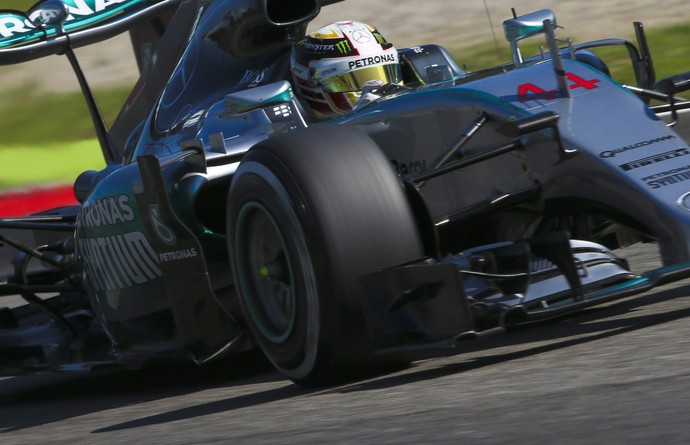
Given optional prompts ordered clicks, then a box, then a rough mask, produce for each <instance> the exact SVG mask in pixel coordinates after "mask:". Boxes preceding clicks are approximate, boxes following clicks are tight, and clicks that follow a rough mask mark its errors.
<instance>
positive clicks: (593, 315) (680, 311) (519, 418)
mask: <svg viewBox="0 0 690 445" xmlns="http://www.w3.org/2000/svg"><path fill="white" fill-rule="evenodd" d="M631 255H632V259H634V260H635V263H636V267H643V268H644V267H648V266H649V261H648V259H647V251H645V250H642V251H633V252H632V253H631ZM688 348H690V281H684V282H679V283H675V284H673V285H668V286H665V287H663V288H659V289H657V290H655V291H653V292H649V293H647V294H643V295H640V296H637V297H633V298H628V299H625V300H620V301H618V302H615V303H610V304H607V305H603V306H599V307H596V308H592V309H589V310H586V311H584V312H581V313H579V314H577V315H574V316H568V317H564V318H560V319H557V320H552V321H550V322H544V323H540V324H536V325H532V326H528V327H522V328H519V329H515V330H513V331H511V332H508V333H506V334H502V335H499V336H495V337H491V338H485V339H480V340H474V341H469V342H466V343H462V344H461V345H460V346H459V347H458V348H457V349H455V350H448V351H433V352H427V353H423V354H420V356H419V357H418V360H417V361H415V362H414V363H413V364H412V365H411V366H410V367H408V368H406V369H403V370H401V371H398V372H394V373H390V374H385V375H380V376H375V377H372V378H369V379H367V380H362V381H358V382H354V383H350V384H345V385H340V386H335V387H330V388H325V389H320V390H305V389H303V388H300V387H298V386H296V385H294V384H292V383H291V382H289V381H287V380H285V379H284V378H283V377H281V376H280V375H279V374H278V373H276V372H275V371H273V370H272V368H271V366H270V365H269V364H268V363H267V362H266V361H265V360H264V359H263V358H262V356H261V355H260V354H258V353H251V354H245V355H242V356H238V357H234V358H233V359H232V360H226V361H223V362H218V363H214V364H212V365H209V366H205V367H195V366H191V365H186V364H180V363H172V364H168V365H167V366H156V367H152V368H149V369H145V370H140V371H130V372H125V371H101V372H97V373H91V374H58V375H48V374H45V375H35V376H19V377H9V378H4V379H0V443H2V444H3V445H10V444H12V445H14V444H39V443H40V444H70V445H71V444H93V443H98V444H131V443H137V444H139V443H145V444H166V445H173V444H225V443H233V444H245V443H247V444H249V443H251V444H259V443H260V444H295V443H300V444H304V443H308V444H322V443H326V442H328V443H337V444H349V443H357V444H379V443H409V444H419V443H472V444H520V443H530V444H554V443H559V444H590V443H606V444H618V443H625V444H628V445H629V444H650V443H658V444H685V443H687V437H688V433H689V432H690V426H689V425H688V419H690V393H689V392H688V389H690V353H688Z"/></svg>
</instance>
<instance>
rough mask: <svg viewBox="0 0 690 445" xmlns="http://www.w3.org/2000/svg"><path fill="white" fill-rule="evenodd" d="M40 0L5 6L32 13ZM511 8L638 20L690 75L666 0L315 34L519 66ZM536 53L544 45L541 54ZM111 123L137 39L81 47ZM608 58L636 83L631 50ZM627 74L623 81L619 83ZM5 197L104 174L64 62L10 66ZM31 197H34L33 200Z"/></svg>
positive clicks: (595, 24) (606, 28) (413, 19)
mask: <svg viewBox="0 0 690 445" xmlns="http://www.w3.org/2000/svg"><path fill="white" fill-rule="evenodd" d="M34 3H35V1H33V0H2V8H6V9H18V10H27V9H28V8H29V7H30V6H31V5H32V4H34ZM511 8H515V9H516V12H517V13H518V14H524V13H528V12H531V11H535V10H538V9H542V8H550V9H552V10H553V11H554V12H555V13H556V17H557V21H558V25H559V26H561V27H563V29H559V30H558V33H557V34H558V36H559V38H561V39H565V38H568V37H570V38H572V39H573V40H574V42H576V43H577V42H582V41H585V40H595V39H601V38H608V37H621V38H627V39H630V40H634V33H633V27H632V22H633V21H641V22H643V23H644V25H645V29H646V30H647V35H648V38H649V42H650V47H651V51H652V55H653V58H654V62H655V66H656V69H657V78H661V77H664V76H668V75H672V74H677V73H679V72H684V71H690V39H689V38H688V36H689V35H690V3H688V2H687V0H666V1H664V2H660V3H658V4H654V3H651V2H649V1H648V0H632V1H630V0H578V1H563V0H561V1H555V0H519V1H518V0H485V1H484V0H465V1H460V0H424V1H419V0H379V1H376V2H372V1H371V0H345V1H343V2H341V3H338V4H335V5H332V6H328V7H325V8H324V9H323V10H322V12H321V14H320V15H319V16H318V17H317V18H316V19H315V21H314V22H313V23H312V24H311V26H310V30H313V29H316V28H318V27H321V26H323V25H325V24H327V23H330V22H332V21H335V20H347V19H354V20H361V21H364V22H367V23H370V24H372V25H374V26H376V27H377V28H378V29H379V31H380V32H381V33H382V34H383V35H384V36H385V37H386V38H387V39H388V40H389V41H390V42H393V43H394V44H395V45H396V47H399V48H403V47H408V46H413V45H417V44H424V43H438V44H441V45H444V46H445V47H446V48H447V49H448V50H450V51H451V53H452V54H453V55H454V57H455V58H456V60H457V61H458V63H459V64H460V66H462V67H464V68H466V69H467V70H470V71H476V70H478V69H481V68H486V67H489V66H492V65H496V64H499V63H503V62H507V61H509V60H510V54H509V50H508V45H507V42H506V41H505V39H504V37H503V30H502V27H501V23H502V21H503V20H505V19H507V18H510V17H511V16H512V13H511ZM534 50H535V51H536V50H537V49H536V46H535V48H534ZM77 56H78V57H79V60H80V62H81V64H82V66H83V68H84V70H85V72H86V76H87V79H88V80H89V83H90V84H91V86H92V87H93V88H94V90H95V92H96V96H97V100H98V101H99V104H100V106H101V107H102V109H103V113H104V116H105V118H106V121H107V122H108V123H110V122H112V120H113V119H114V118H115V116H116V115H117V113H118V111H119V108H120V106H121V105H122V103H123V102H124V100H125V98H126V97H127V95H128V93H129V90H130V89H131V87H132V85H133V84H134V82H135V81H136V78H137V70H136V64H135V60H134V57H133V54H132V51H131V49H130V45H129V39H128V36H127V35H126V34H125V35H121V36H118V37H116V38H113V39H111V40H109V41H107V42H104V43H102V44H98V45H93V46H91V47H86V48H81V49H79V50H77ZM606 57H607V58H606V60H607V62H608V63H609V66H610V68H611V69H612V71H614V73H620V74H616V75H615V76H614V77H615V78H617V79H619V77H620V79H623V80H622V81H625V80H626V77H625V76H626V75H627V74H626V69H628V68H629V67H628V63H627V54H625V53H623V52H622V51H621V52H620V54H608V55H606ZM616 76H619V77H616ZM0 85H2V89H0V168H1V170H0V195H2V194H4V195H7V194H8V193H10V192H15V191H17V190H24V189H26V188H27V187H35V186H37V185H42V186H44V185H47V186H49V187H53V186H55V185H63V186H64V185H69V184H71V182H72V181H73V179H74V178H75V177H76V175H77V174H79V173H80V172H81V171H83V170H86V169H98V168H101V167H102V165H103V163H102V160H101V159H100V150H99V149H98V145H97V143H96V141H95V139H94V135H93V131H92V129H91V123H90V119H89V116H88V114H87V111H86V107H85V105H84V102H83V99H82V97H81V94H80V92H79V87H78V84H77V81H76V79H75V78H74V75H73V74H72V71H71V69H70V67H69V64H68V63H67V60H66V59H65V58H64V57H60V56H50V57H47V58H44V59H41V60H37V61H33V62H29V63H25V64H22V65H15V66H4V67H0ZM26 199H29V198H26Z"/></svg>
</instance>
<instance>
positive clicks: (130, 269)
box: [77, 231, 162, 291]
mask: <svg viewBox="0 0 690 445" xmlns="http://www.w3.org/2000/svg"><path fill="white" fill-rule="evenodd" d="M77 246H78V248H79V251H80V253H81V255H82V258H83V264H84V268H85V269H86V273H87V274H88V277H89V280H90V281H91V283H93V286H94V288H95V289H96V290H97V291H106V290H114V289H123V288H125V287H129V286H133V285H137V284H143V283H146V282H147V281H151V280H154V279H156V278H159V277H160V276H162V273H161V269H160V267H159V266H160V264H159V261H160V260H159V258H158V255H156V252H155V251H154V249H153V247H151V244H150V243H149V241H148V240H147V239H146V236H145V235H144V234H143V233H141V232H138V231H135V232H128V233H123V234H120V235H112V236H103V237H97V238H78V239H77Z"/></svg>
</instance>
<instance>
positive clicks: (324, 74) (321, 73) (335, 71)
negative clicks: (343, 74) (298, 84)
mask: <svg viewBox="0 0 690 445" xmlns="http://www.w3.org/2000/svg"><path fill="white" fill-rule="evenodd" d="M337 72H338V68H329V69H327V70H323V71H320V72H319V76H323V77H325V76H328V75H329V74H335V73H337Z"/></svg>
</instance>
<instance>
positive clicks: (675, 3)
mask: <svg viewBox="0 0 690 445" xmlns="http://www.w3.org/2000/svg"><path fill="white" fill-rule="evenodd" d="M659 6H660V5H657V7H651V8H650V3H649V2H648V1H647V0H633V1H627V0H580V1H577V2H574V1H571V2H563V1H555V0H519V1H518V0H486V3H485V2H484V1H483V0H471V1H460V0H426V1H422V2H420V1H419V0H379V1H377V2H372V1H370V0H345V1H344V2H341V3H338V4H335V5H332V6H328V7H325V8H323V9H322V11H321V14H320V15H319V16H318V17H317V18H316V19H315V20H314V21H313V22H312V24H311V26H310V30H311V29H316V28H318V27H320V26H323V25H325V24H328V23H330V22H333V21H336V20H361V21H364V22H367V23H370V24H372V25H375V26H376V27H377V28H378V29H379V30H380V31H381V33H382V34H383V35H384V36H386V38H387V39H388V40H389V41H391V42H393V43H394V44H395V45H396V46H397V47H398V48H403V47H409V46H414V45H419V44H424V43H439V44H441V45H444V46H446V47H447V48H448V49H450V50H451V51H453V52H454V53H455V54H459V55H460V56H459V57H462V49H463V47H467V46H470V45H473V44H477V43H482V42H492V41H494V35H495V39H496V41H497V44H498V45H501V47H502V48H507V43H506V42H505V39H504V38H503V30H502V27H501V23H502V22H503V20H505V19H506V18H509V17H511V7H515V8H516V10H517V13H518V14H524V13H528V12H532V11H535V10H538V9H542V8H550V9H552V10H553V11H554V12H555V13H556V17H557V21H558V24H559V25H560V26H563V27H564V28H565V29H561V30H559V33H558V35H559V37H561V38H565V37H571V38H573V39H574V40H575V41H576V42H577V41H585V40H595V39H601V38H608V37H622V38H628V39H631V38H632V35H633V28H632V22H633V21H641V22H643V23H644V25H645V28H647V29H650V28H654V27H657V26H662V25H668V24H675V23H690V4H689V3H687V0H666V1H664V2H663V7H659ZM657 50H658V49H657ZM654 51H655V48H652V52H654ZM77 55H78V57H79V60H80V63H81V64H82V66H83V67H84V71H85V72H86V76H87V79H88V80H89V83H90V84H91V86H92V87H94V88H96V89H98V88H108V87H114V86H127V85H133V84H134V82H135V80H136V78H137V68H136V64H135V61H134V57H133V54H132V50H131V47H130V43H129V38H128V36H127V34H123V35H120V36H117V37H115V38H113V39H110V40H109V41H107V42H105V43H102V44H97V45H92V46H89V47H85V48H80V49H78V50H77ZM499 61H500V62H504V61H506V60H504V58H501V59H499V57H498V56H497V63H498V62H499ZM459 62H460V63H467V62H466V61H462V60H459ZM0 82H1V84H2V85H4V86H5V87H8V86H13V87H21V86H33V87H34V88H35V90H34V91H35V92H42V91H46V92H52V91H75V90H78V84H77V82H76V79H75V78H74V75H73V74H72V71H71V69H70V68H69V65H68V63H67V61H66V59H65V58H64V57H61V56H50V57H46V58H44V59H40V60H36V61H32V62H28V63H25V64H22V65H16V66H9V67H7V66H6V67H0Z"/></svg>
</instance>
